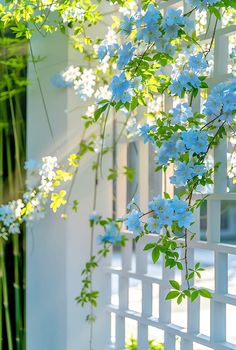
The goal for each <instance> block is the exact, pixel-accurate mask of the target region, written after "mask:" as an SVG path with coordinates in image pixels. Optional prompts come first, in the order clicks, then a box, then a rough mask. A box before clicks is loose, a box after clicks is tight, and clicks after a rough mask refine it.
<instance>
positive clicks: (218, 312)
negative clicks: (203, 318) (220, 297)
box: [211, 252, 228, 342]
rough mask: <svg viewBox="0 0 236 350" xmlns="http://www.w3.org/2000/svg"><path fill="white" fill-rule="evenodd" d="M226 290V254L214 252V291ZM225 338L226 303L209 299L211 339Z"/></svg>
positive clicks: (218, 292) (222, 291) (221, 291)
mask: <svg viewBox="0 0 236 350" xmlns="http://www.w3.org/2000/svg"><path fill="white" fill-rule="evenodd" d="M227 291H228V256H227V254H224V253H219V252H215V292H216V294H226V293H227ZM225 339H226V304H225V303H220V302H217V301H215V300H214V299H213V300H211V340H212V341H215V342H218V341H220V342H224V341H225Z"/></svg>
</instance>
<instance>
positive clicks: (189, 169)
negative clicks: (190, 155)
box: [170, 161, 207, 187]
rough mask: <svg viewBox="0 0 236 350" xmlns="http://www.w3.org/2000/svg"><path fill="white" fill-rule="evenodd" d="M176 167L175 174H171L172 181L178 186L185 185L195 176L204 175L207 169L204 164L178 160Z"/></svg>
mask: <svg viewBox="0 0 236 350" xmlns="http://www.w3.org/2000/svg"><path fill="white" fill-rule="evenodd" d="M175 165H176V168H175V170H174V175H173V176H170V183H172V184H174V185H175V186H176V187H180V186H185V185H186V183H187V182H188V181H189V180H192V179H193V178H194V177H195V176H198V177H202V176H203V175H204V174H205V173H206V171H207V169H206V167H205V165H204V164H201V163H199V164H198V163H195V162H193V161H190V162H176V164H175Z"/></svg>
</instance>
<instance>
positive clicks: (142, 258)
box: [136, 169, 152, 350]
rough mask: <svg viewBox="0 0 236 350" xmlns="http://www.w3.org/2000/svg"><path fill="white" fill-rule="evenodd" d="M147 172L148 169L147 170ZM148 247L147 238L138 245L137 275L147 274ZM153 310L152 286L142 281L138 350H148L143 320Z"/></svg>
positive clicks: (146, 330) (145, 326)
mask: <svg viewBox="0 0 236 350" xmlns="http://www.w3.org/2000/svg"><path fill="white" fill-rule="evenodd" d="M146 171H147V169H146ZM145 245H146V240H145V237H144V238H143V239H140V240H139V242H138V243H137V244H136V273H137V274H138V275H145V274H146V273H147V253H146V252H145V251H144V250H143V249H144V247H145ZM151 310H152V286H151V284H150V283H148V282H146V281H142V314H141V320H140V321H139V322H138V350H148V326H147V324H146V323H144V322H143V319H146V318H147V317H149V316H151Z"/></svg>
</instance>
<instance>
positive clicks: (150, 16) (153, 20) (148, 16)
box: [142, 4, 161, 27]
mask: <svg viewBox="0 0 236 350" xmlns="http://www.w3.org/2000/svg"><path fill="white" fill-rule="evenodd" d="M160 18H161V13H160V11H159V10H158V9H156V7H155V6H154V5H153V4H149V5H148V8H147V11H146V13H145V15H144V16H143V18H142V21H143V22H144V23H146V25H147V27H153V25H154V24H155V25H156V24H157V22H158V21H159V19H160Z"/></svg>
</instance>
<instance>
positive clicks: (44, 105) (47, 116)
mask: <svg viewBox="0 0 236 350" xmlns="http://www.w3.org/2000/svg"><path fill="white" fill-rule="evenodd" d="M29 48H30V53H31V57H32V62H33V67H34V71H35V75H36V80H37V83H38V87H39V92H40V95H41V98H42V102H43V108H44V112H45V115H46V119H47V123H48V127H49V131H50V134H51V137H52V140H53V142H55V140H54V134H53V130H52V125H51V122H50V118H49V114H48V110H47V106H46V101H45V98H44V94H43V89H42V85H41V82H40V79H39V74H38V70H37V67H36V63H35V58H34V54H33V48H32V44H31V41H30V40H29Z"/></svg>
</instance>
